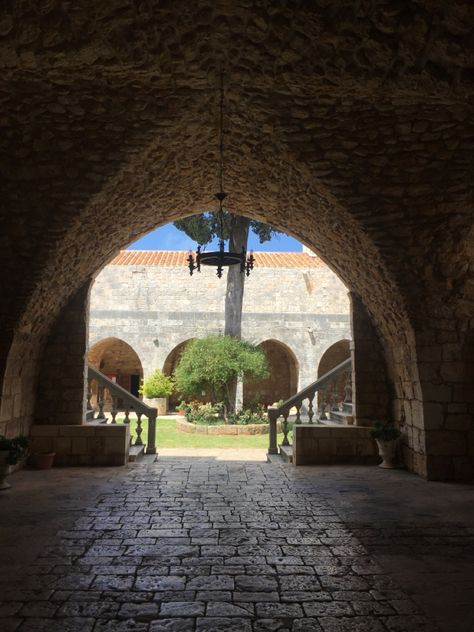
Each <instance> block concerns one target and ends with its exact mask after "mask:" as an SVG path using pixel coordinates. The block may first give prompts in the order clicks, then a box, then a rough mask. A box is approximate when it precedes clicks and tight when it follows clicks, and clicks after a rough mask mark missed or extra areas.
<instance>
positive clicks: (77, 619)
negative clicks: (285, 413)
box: [0, 456, 474, 632]
mask: <svg viewBox="0 0 474 632" xmlns="http://www.w3.org/2000/svg"><path fill="white" fill-rule="evenodd" d="M371 475H372V476H373V478H374V485H373V487H374V494H375V500H376V496H377V494H379V495H380V497H381V498H384V499H385V502H386V500H387V492H389V493H390V490H392V497H396V496H397V494H398V495H400V488H401V486H402V485H403V483H404V481H412V483H411V485H412V486H415V488H416V487H417V485H420V489H424V490H425V493H426V485H429V484H427V483H425V482H424V481H421V482H420V479H416V477H412V476H411V475H409V474H407V473H401V472H390V473H387V472H381V471H380V470H377V468H360V469H358V470H357V468H352V469H351V468H349V469H344V468H339V469H332V470H331V468H325V469H324V468H298V469H296V468H294V467H292V466H279V465H274V464H267V463H264V462H259V461H257V460H254V461H229V460H222V461H220V460H216V459H213V458H212V457H201V458H197V457H196V458H193V457H190V456H185V457H176V456H169V457H165V458H163V459H161V460H160V461H158V462H157V463H154V464H151V463H148V464H138V465H134V466H131V467H130V468H128V469H127V470H125V469H121V470H120V469H115V470H112V469H96V470H91V469H84V470H79V469H75V470H72V469H70V470H52V471H51V472H27V471H23V472H20V473H18V474H16V475H14V476H13V477H12V478H11V482H12V483H13V484H14V485H15V487H14V489H13V490H12V491H9V492H7V493H6V494H4V495H2V496H1V497H0V535H1V536H2V540H1V546H0V562H1V565H2V566H3V568H2V570H1V574H0V582H1V586H0V590H1V592H0V630H2V632H10V631H13V630H18V631H20V632H29V631H31V632H33V631H38V632H39V631H44V632H76V631H77V632H91V631H93V632H108V631H111V632H112V631H114V632H121V631H123V630H127V631H130V632H133V631H135V632H188V631H189V632H191V631H197V632H218V631H219V632H220V631H225V632H233V631H235V632H251V631H254V632H274V631H275V632H276V631H278V632H318V631H323V632H349V631H351V632H387V631H388V632H422V631H423V632H425V631H428V630H429V631H430V632H434V631H435V630H437V629H438V626H437V624H435V623H434V622H433V621H430V620H428V619H427V618H426V614H424V613H423V612H422V609H421V608H420V606H419V605H418V603H419V601H420V600H418V599H412V598H410V597H409V596H408V595H407V591H406V590H402V583H401V582H400V581H398V582H397V581H395V580H394V577H395V579H398V580H402V582H403V575H402V576H400V577H398V572H397V567H396V564H395V569H394V570H393V572H392V571H391V570H390V568H388V569H387V566H389V567H390V563H389V564H388V565H387V564H386V563H385V562H386V561H387V560H386V555H387V554H391V555H392V558H391V560H392V563H393V560H394V559H396V556H397V548H400V553H401V555H402V556H405V558H406V557H410V556H413V555H415V556H416V555H420V551H421V550H423V547H425V548H426V547H428V548H429V547H434V549H436V552H433V555H434V557H433V558H432V559H433V560H436V559H439V558H438V557H436V556H437V555H438V554H439V550H440V548H442V547H443V546H446V547H448V548H449V547H454V548H455V551H456V552H457V554H458V556H459V558H462V557H464V558H465V559H466V555H468V553H469V552H470V553H472V548H473V547H472V544H473V541H474V529H473V528H472V525H471V527H469V526H466V525H462V526H461V525H460V524H459V523H456V524H455V525H453V524H449V526H446V525H445V526H443V525H439V524H433V518H434V515H431V518H430V517H429V516H425V518H420V519H421V524H414V523H413V522H411V523H409V524H408V523H407V522H406V521H404V520H402V518H400V520H399V521H397V520H396V519H394V516H396V515H397V513H400V511H399V512H397V510H396V507H394V506H393V504H390V503H388V504H387V508H386V509H385V510H384V508H383V502H382V509H381V510H380V511H381V513H380V515H378V514H377V510H376V509H375V503H374V505H373V506H372V505H371V504H370V502H369V501H368V497H370V494H367V489H368V488H369V489H370V485H371V483H370V476H371ZM395 486H397V489H396V490H395ZM423 486H424V487H423ZM408 487H409V486H408ZM383 490H385V492H384V491H383ZM462 491H463V490H462ZM464 492H465V493H466V494H467V495H469V494H471V498H472V488H469V487H465V488H464ZM351 503H352V504H351ZM354 503H358V504H359V508H357V507H355V505H354ZM364 503H365V507H366V511H365V512H364V511H363V508H364ZM361 508H362V509H361ZM361 511H362V515H361V513H360V512H361ZM371 511H372V513H371ZM404 511H406V509H405V510H402V511H401V514H403V512H404ZM391 512H392V513H391ZM377 515H378V518H377ZM410 515H411V517H412V518H413V517H414V514H413V512H412V513H411V514H410ZM364 517H365V519H366V521H365V522H364V521H363V518H364ZM376 518H377V520H378V522H377V520H376ZM430 525H431V526H430ZM449 550H451V549H449ZM425 553H426V555H428V557H429V551H428V552H426V551H425ZM384 556H385V559H384ZM468 557H469V555H468ZM380 561H382V563H380ZM425 561H426V560H424V562H425ZM471 562H472V559H471ZM392 566H393V564H392ZM470 568H471V569H472V566H471V567H470ZM438 570H439V569H438ZM433 572H436V570H434V571H433ZM465 579H466V578H465ZM468 580H469V577H467V579H466V581H467V584H465V585H464V589H465V590H467V591H469V590H470V588H472V587H473V586H474V582H472V583H471V585H469V581H468ZM471 580H472V574H471ZM403 583H404V582H403ZM409 586H410V582H409V581H408V587H409ZM408 592H410V590H408ZM412 592H413V591H412ZM415 593H416V591H415ZM471 597H472V595H471ZM466 599H467V600H468V601H469V597H468V594H466ZM468 607H469V606H468ZM472 608H473V606H472V601H471V609H470V610H466V612H467V615H466V614H465V615H464V617H463V622H464V624H465V623H466V620H467V621H468V618H469V616H470V615H472V612H473V610H472ZM469 613H470V615H469ZM445 615H446V616H445V618H444V619H443V617H442V616H441V617H438V619H439V621H438V623H440V628H439V629H443V630H447V631H449V630H453V631H454V630H461V629H465V630H472V629H473V628H472V627H469V628H468V627H465V628H463V627H462V622H461V625H460V627H459V625H457V624H456V625H455V626H453V627H452V628H450V627H449V617H450V613H449V612H447V613H445ZM466 616H467V617H468V618H467V619H466ZM446 621H448V623H446ZM473 621H474V619H473ZM468 624H469V621H468Z"/></svg>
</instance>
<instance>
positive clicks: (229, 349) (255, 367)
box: [174, 336, 268, 409]
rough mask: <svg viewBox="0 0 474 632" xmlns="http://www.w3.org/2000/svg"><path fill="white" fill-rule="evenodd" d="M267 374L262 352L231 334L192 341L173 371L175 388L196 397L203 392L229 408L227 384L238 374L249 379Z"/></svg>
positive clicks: (265, 361)
mask: <svg viewBox="0 0 474 632" xmlns="http://www.w3.org/2000/svg"><path fill="white" fill-rule="evenodd" d="M267 375H268V366H267V360H266V357H265V354H264V352H263V351H262V350H261V349H259V348H258V347H256V346H254V345H251V344H250V343H248V342H243V341H241V340H237V339H235V338H232V337H231V336H207V337H206V338H201V339H196V340H193V341H191V342H190V343H189V344H188V345H187V346H186V348H185V349H184V351H183V353H182V355H181V359H180V361H179V364H178V366H177V367H176V370H175V372H174V378H175V382H176V389H177V390H178V392H180V393H182V394H183V395H190V396H191V397H193V396H194V397H196V396H199V395H201V393H202V392H203V391H205V392H207V393H209V394H210V395H211V396H212V398H213V399H214V400H215V401H223V402H224V405H225V407H226V409H229V408H231V402H230V392H229V386H230V384H231V382H232V381H233V380H235V379H236V378H238V377H242V378H245V379H246V380H247V381H250V380H251V379H252V378H263V377H267Z"/></svg>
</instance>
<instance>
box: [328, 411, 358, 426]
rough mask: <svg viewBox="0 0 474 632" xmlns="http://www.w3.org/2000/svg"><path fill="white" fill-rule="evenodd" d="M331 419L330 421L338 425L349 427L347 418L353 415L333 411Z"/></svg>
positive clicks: (330, 415)
mask: <svg viewBox="0 0 474 632" xmlns="http://www.w3.org/2000/svg"><path fill="white" fill-rule="evenodd" d="M329 417H330V420H331V421H332V422H334V423H336V424H341V425H348V422H347V418H348V417H352V414H351V413H348V412H346V411H344V410H343V411H340V410H331V412H330V414H329Z"/></svg>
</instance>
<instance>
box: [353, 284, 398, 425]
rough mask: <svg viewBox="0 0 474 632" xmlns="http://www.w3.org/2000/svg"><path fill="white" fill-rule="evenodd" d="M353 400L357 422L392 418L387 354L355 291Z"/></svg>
mask: <svg viewBox="0 0 474 632" xmlns="http://www.w3.org/2000/svg"><path fill="white" fill-rule="evenodd" d="M351 316H352V339H353V340H355V341H356V344H353V345H352V349H351V355H352V367H353V371H352V393H353V395H352V400H353V403H354V410H355V415H356V419H355V421H356V425H358V426H371V425H373V423H374V421H389V420H390V403H391V400H392V398H393V396H392V395H391V394H390V392H389V387H388V384H389V382H388V379H387V371H386V367H385V358H384V354H383V349H382V346H381V344H380V339H379V337H378V335H377V332H376V331H375V328H374V325H373V323H372V321H371V320H370V317H369V315H368V313H367V310H366V308H365V306H364V305H363V304H362V302H361V300H360V298H359V297H358V296H357V295H355V294H352V309H351Z"/></svg>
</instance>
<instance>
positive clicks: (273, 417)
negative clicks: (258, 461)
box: [268, 407, 278, 454]
mask: <svg viewBox="0 0 474 632" xmlns="http://www.w3.org/2000/svg"><path fill="white" fill-rule="evenodd" d="M277 419H278V413H277V411H276V410H275V409H274V408H270V407H269V408H268V454H278V445H277Z"/></svg>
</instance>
